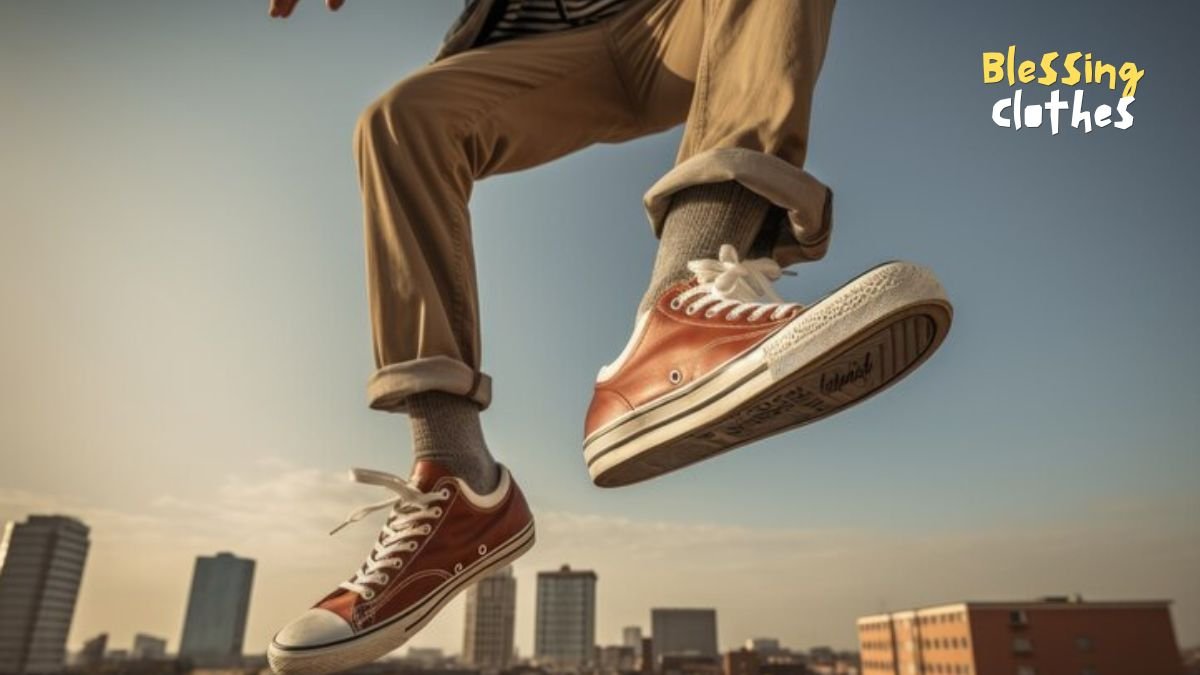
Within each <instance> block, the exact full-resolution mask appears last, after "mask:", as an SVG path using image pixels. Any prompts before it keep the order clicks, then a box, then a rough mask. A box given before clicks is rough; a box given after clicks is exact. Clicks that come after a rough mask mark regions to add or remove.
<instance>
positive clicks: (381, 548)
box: [329, 469, 450, 600]
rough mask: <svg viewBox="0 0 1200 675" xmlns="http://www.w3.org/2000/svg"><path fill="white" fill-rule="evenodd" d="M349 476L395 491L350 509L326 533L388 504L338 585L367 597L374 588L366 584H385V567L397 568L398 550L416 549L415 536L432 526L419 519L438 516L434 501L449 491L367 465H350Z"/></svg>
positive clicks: (423, 534)
mask: <svg viewBox="0 0 1200 675" xmlns="http://www.w3.org/2000/svg"><path fill="white" fill-rule="evenodd" d="M350 480H353V481H355V482H357V483H364V484H366V485H378V486H379V487H385V488H387V489H389V490H391V491H393V492H395V493H396V496H395V497H392V498H390V499H385V500H383V501H381V502H378V503H375V504H371V505H369V506H364V507H363V508H361V509H359V510H357V511H355V512H354V513H351V514H350V515H348V516H346V520H344V521H342V523H341V524H340V525H338V526H337V527H335V528H333V530H332V531H331V532H330V533H329V534H336V533H337V531H338V530H340V529H342V528H343V527H345V526H347V525H349V524H350V523H354V522H357V521H359V520H362V519H363V518H364V517H366V516H368V515H370V514H372V513H374V512H376V511H379V510H380V509H386V508H388V507H391V509H392V512H391V514H389V515H388V519H387V521H386V522H384V524H383V529H382V531H381V532H380V534H379V538H378V539H377V540H376V541H375V547H374V548H373V549H372V550H371V553H370V554H369V555H368V556H367V561H366V562H365V563H363V565H362V567H360V568H359V569H358V571H357V572H355V573H354V578H353V579H351V580H349V581H344V582H342V583H341V584H339V585H338V588H344V589H346V590H348V591H350V592H352V593H358V594H359V595H361V596H362V597H363V598H364V599H365V600H370V599H371V598H374V597H375V590H374V589H373V588H371V587H370V586H372V585H382V584H386V583H387V582H388V581H389V580H390V577H389V576H388V573H387V572H386V571H385V570H387V569H398V568H400V567H401V566H402V565H403V564H404V561H403V560H402V559H401V557H400V556H399V554H400V553H404V552H408V553H411V552H413V551H415V550H417V548H418V546H419V545H418V544H417V541H416V540H417V538H419V537H423V536H425V535H427V534H429V533H430V532H431V531H432V530H433V526H432V525H430V524H429V523H422V522H420V521H422V520H428V519H430V518H437V517H439V516H441V515H442V507H440V506H434V504H436V503H437V502H441V501H445V500H447V499H449V498H450V491H449V490H447V489H446V488H442V489H441V490H438V491H437V492H422V491H421V490H420V489H419V488H418V487H417V486H416V485H414V484H413V483H411V482H409V481H406V480H404V479H403V478H401V477H399V476H395V475H393V474H390V473H385V472H383V471H372V470H370V469H351V470H350Z"/></svg>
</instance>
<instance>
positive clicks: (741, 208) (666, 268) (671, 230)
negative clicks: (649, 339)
mask: <svg viewBox="0 0 1200 675" xmlns="http://www.w3.org/2000/svg"><path fill="white" fill-rule="evenodd" d="M770 210H771V202H769V201H767V200H766V199H763V198H762V197H760V196H758V195H757V194H756V193H754V192H751V191H750V190H748V189H746V188H744V187H742V184H741V183H738V182H737V181H726V182H724V183H709V184H705V185H694V186H692V187H689V188H684V189H683V190H680V191H679V192H676V193H675V194H674V195H673V196H672V197H671V208H670V210H669V211H668V212H667V219H666V222H664V223H663V231H662V241H661V242H660V243H659V245H658V256H657V257H656V258H655V259H654V272H653V273H652V274H651V276H650V287H649V288H648V289H646V295H645V296H643V297H642V304H641V306H640V307H638V313H639V314H640V313H641V312H643V311H645V310H647V309H649V308H650V307H652V306H653V305H654V302H655V301H656V300H658V297H659V296H660V295H662V294H663V292H664V291H666V290H667V289H668V288H669V287H670V286H671V285H673V284H675V283H678V282H680V281H682V280H684V279H687V278H689V277H690V276H691V273H690V272H688V268H687V264H688V262H689V261H691V260H696V259H699V258H716V257H717V251H718V250H720V248H721V244H732V245H733V247H734V248H736V249H737V251H738V255H739V256H745V255H746V253H747V251H749V250H750V245H751V244H752V243H754V240H755V236H756V235H758V233H759V230H760V228H761V227H762V225H763V223H764V221H765V220H766V218H767V214H768V212H769V211H770Z"/></svg>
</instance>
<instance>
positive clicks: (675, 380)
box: [667, 370, 683, 384]
mask: <svg viewBox="0 0 1200 675" xmlns="http://www.w3.org/2000/svg"><path fill="white" fill-rule="evenodd" d="M667 380H668V381H670V383H671V384H679V383H680V382H682V381H683V373H681V372H679V371H678V370H672V371H671V372H669V373H667Z"/></svg>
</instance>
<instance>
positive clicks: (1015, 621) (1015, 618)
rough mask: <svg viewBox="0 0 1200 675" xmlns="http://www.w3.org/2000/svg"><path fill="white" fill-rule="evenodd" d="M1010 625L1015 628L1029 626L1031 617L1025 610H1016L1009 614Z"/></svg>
mask: <svg viewBox="0 0 1200 675" xmlns="http://www.w3.org/2000/svg"><path fill="white" fill-rule="evenodd" d="M1008 623H1009V624H1010V625H1013V626H1028V625H1029V617H1028V616H1027V615H1026V614H1025V612H1024V610H1020V609H1014V610H1013V611H1011V612H1009V613H1008Z"/></svg>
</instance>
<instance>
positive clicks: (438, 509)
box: [430, 506, 442, 518]
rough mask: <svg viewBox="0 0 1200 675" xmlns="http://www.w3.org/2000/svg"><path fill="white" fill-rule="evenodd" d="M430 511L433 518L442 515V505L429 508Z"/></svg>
mask: <svg viewBox="0 0 1200 675" xmlns="http://www.w3.org/2000/svg"><path fill="white" fill-rule="evenodd" d="M430 511H432V512H433V517H434V518H440V517H441V515H442V507H440V506H435V507H433V508H432V509H430Z"/></svg>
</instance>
